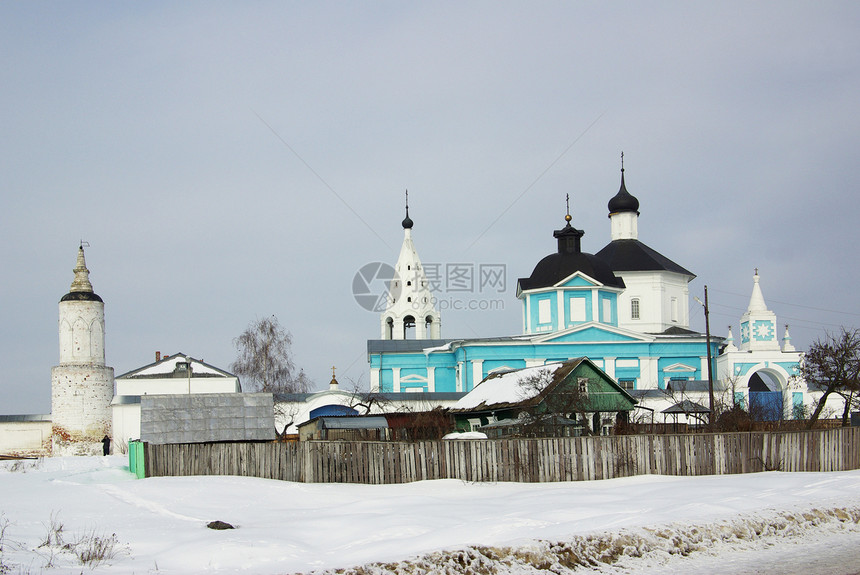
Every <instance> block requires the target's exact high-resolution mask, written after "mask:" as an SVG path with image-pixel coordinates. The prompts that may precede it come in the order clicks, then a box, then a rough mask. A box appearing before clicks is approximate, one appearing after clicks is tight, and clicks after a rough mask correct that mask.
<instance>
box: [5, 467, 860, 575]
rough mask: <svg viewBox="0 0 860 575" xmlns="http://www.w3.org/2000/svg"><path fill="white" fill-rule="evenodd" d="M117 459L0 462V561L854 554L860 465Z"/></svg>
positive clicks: (718, 569) (419, 567) (118, 563)
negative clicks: (328, 471)
mask: <svg viewBox="0 0 860 575" xmlns="http://www.w3.org/2000/svg"><path fill="white" fill-rule="evenodd" d="M126 464H127V461H126V459H125V458H124V457H121V456H116V457H105V458H102V457H91V458H52V459H43V460H39V461H35V462H34V461H31V462H12V461H5V462H0V533H2V555H0V565H2V566H5V567H6V568H7V569H8V571H9V572H10V573H41V572H45V573H80V572H81V571H82V570H83V571H84V572H89V571H90V567H89V566H84V567H82V566H81V563H80V560H79V559H78V556H79V555H84V557H85V558H86V554H87V553H89V554H90V555H91V556H92V555H96V556H98V555H99V554H101V553H103V554H106V555H108V556H109V558H108V559H107V560H106V561H104V562H102V563H101V564H99V565H97V566H96V567H95V568H94V571H95V572H97V573H118V574H119V573H123V574H124V573H138V574H140V573H165V574H185V573H204V572H208V573H237V572H239V573H255V574H256V573H260V574H276V573H295V572H310V571H314V570H319V571H325V570H333V569H335V568H350V567H358V566H362V565H363V566H364V567H361V568H356V569H348V570H347V572H349V573H364V574H371V573H387V572H395V571H396V572H400V573H438V572H447V573H511V574H515V573H539V572H543V573H547V572H550V571H549V570H550V569H554V572H556V573H565V572H574V571H572V570H573V569H574V567H576V566H577V565H579V567H576V570H575V572H600V573H634V574H638V573H669V574H673V573H677V574H680V573H726V574H742V573H743V574H745V573H803V574H804V575H816V574H818V573H821V574H823V573H827V574H849V573H851V574H853V573H857V572H860V524H858V522H860V471H855V472H841V473H815V474H813V473H805V474H804V473H779V472H769V473H760V474H751V475H732V476H708V477H694V478H678V477H664V476H642V477H633V478H625V479H614V480H608V481H594V482H582V483H551V484H519V483H495V484H472V483H464V482H462V481H457V480H442V481H426V482H419V483H412V484H407V485H388V486H375V485H373V486H371V485H340V484H338V485H322V484H317V485H305V484H297V483H286V482H279V481H270V480H263V479H253V478H240V477H183V478H152V479H144V480H137V479H134V478H133V477H132V475H131V474H130V473H129V472H128V471H127V468H126ZM213 520H222V521H226V522H229V523H231V524H233V525H235V526H236V527H237V529H235V530H225V531H214V530H211V529H207V528H206V524H207V523H208V522H210V521H213ZM604 561H606V562H609V563H605V562H604ZM541 569H543V571H541ZM2 570H3V569H2V567H0V572H2Z"/></svg>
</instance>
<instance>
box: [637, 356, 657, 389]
mask: <svg viewBox="0 0 860 575" xmlns="http://www.w3.org/2000/svg"><path fill="white" fill-rule="evenodd" d="M639 377H640V378H641V381H642V388H643V389H657V388H658V387H659V385H658V380H657V358H656V357H640V358H639Z"/></svg>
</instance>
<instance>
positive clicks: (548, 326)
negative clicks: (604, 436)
mask: <svg viewBox="0 0 860 575" xmlns="http://www.w3.org/2000/svg"><path fill="white" fill-rule="evenodd" d="M608 212H609V213H608V215H609V236H610V241H609V243H608V244H606V245H605V246H604V247H603V248H602V249H600V250H599V251H597V252H596V253H595V254H590V253H587V252H585V251H583V247H582V238H583V236H584V234H585V232H584V231H582V230H579V229H576V228H575V227H573V226H572V224H571V221H572V217H571V215H570V210H569V209H568V213H567V214H566V215H565V217H564V219H565V225H564V226H563V227H562V228H561V229H558V230H555V231H554V232H553V237H554V238H555V239H556V242H557V249H556V251H555V252H554V253H551V254H549V255H547V256H546V257H544V258H542V259H540V260H539V261H538V262H537V264H536V265H535V267H534V269H533V270H532V272H531V274H530V275H529V276H528V277H522V278H520V279H519V280H518V282H517V292H516V296H517V298H518V299H519V300H520V305H521V309H522V331H521V333H519V334H516V335H509V336H499V337H487V338H443V337H442V335H441V324H442V321H441V320H442V318H441V316H440V314H439V312H438V311H437V310H436V309H435V308H434V305H433V304H434V302H435V298H434V296H433V294H432V293H431V292H430V289H429V287H428V283H427V281H426V276H425V274H424V270H423V267H422V263H421V259H420V258H419V256H418V252H417V250H416V247H415V243H414V240H413V227H414V222H413V220H412V219H411V218H410V217H409V213H408V207H407V214H406V218H405V219H404V220H403V223H402V226H403V233H404V237H403V244H402V247H401V250H400V255H399V257H398V259H397V264H396V267H395V270H396V272H397V275H396V276H395V278H394V279H393V280H391V285H390V290H389V293H388V296H387V298H388V299H387V307H386V309H385V310H384V311H383V312H382V314H381V316H380V323H381V339H374V340H369V341H368V342H367V357H368V363H369V369H370V383H371V389H372V390H373V391H378V392H380V393H400V392H418V393H426V394H431V395H432V394H434V393H451V392H460V393H462V392H468V391H471V390H472V389H473V388H474V387H475V386H476V385H477V384H478V383H480V382H481V381H482V380H484V379H485V378H487V377H488V376H490V375H492V374H494V373H498V372H503V371H510V370H515V369H521V368H526V367H533V366H538V365H545V364H547V363H552V362H556V361H565V360H568V359H572V358H577V357H587V358H589V359H590V360H591V361H592V362H593V363H594V364H595V365H597V366H598V367H599V368H601V369H602V370H603V371H604V372H606V373H607V374H608V375H609V376H610V377H611V378H613V379H615V380H616V381H617V382H618V383H619V384H620V385H621V387H622V388H624V389H625V390H627V391H628V392H630V393H631V395H633V396H634V397H638V398H639V399H640V407H641V408H644V409H645V410H647V411H650V412H651V414H654V413H655V412H656V413H659V412H661V411H662V410H663V409H666V408H668V407H671V406H672V405H673V404H674V403H679V402H681V401H683V400H688V401H693V402H695V403H697V404H699V406H701V407H704V408H707V406H708V404H709V401H708V379H709V378H708V355H709V353H710V356H711V359H712V369H713V371H712V374H711V379H712V381H713V384H714V387H715V389H716V394H717V396H718V397H719V399H720V400H721V401H723V402H724V404H725V402H728V403H729V404H732V403H738V404H741V405H744V406H747V407H754V408H760V407H761V406H762V405H764V404H766V405H768V406H769V407H767V409H766V410H764V411H765V412H766V413H767V418H768V419H782V418H784V417H789V418H790V417H793V416H795V415H796V416H800V415H801V414H802V413H803V410H804V406H807V408H808V406H809V405H810V404H811V403H812V402H813V401H814V397H813V395H812V394H814V393H815V392H812V393H811V392H810V390H808V389H807V388H806V385H805V384H804V383H803V382H801V381H798V379H797V365H798V361H799V359H800V357H801V354H800V353H799V352H797V351H795V350H794V348H793V347H792V346H791V344H790V340H788V339H786V341H785V343H784V345H783V346H782V347H781V346H780V344H779V342H778V340H777V335H776V333H777V328H778V326H777V323H776V316H775V314H774V313H773V312H771V311H770V310H768V309H767V307H766V305H765V303H764V298H763V296H762V292H761V287H760V284H759V280H760V278H759V275H758V273H757V272H756V275H755V277H754V285H753V295H752V298H751V301H750V306H749V310H748V311H747V312H746V313H745V314H744V317H743V318H741V342H740V345H739V346H736V345H735V343H734V341H733V339H732V336H731V334H729V336H728V338H727V339H725V340H724V338H722V337H714V336H712V337H711V340H710V349H708V343H707V338H706V335H705V334H702V333H698V332H696V331H694V330H691V329H690V325H689V321H690V318H689V314H688V309H689V303H690V301H689V299H690V293H689V283H690V282H691V281H692V280H693V279H694V278H695V275H694V274H693V273H692V272H691V271H689V270H688V269H687V268H685V267H683V266H681V265H679V264H677V263H675V262H674V261H672V260H671V259H669V258H668V257H666V256H664V255H663V254H661V253H659V252H657V251H656V250H654V249H653V248H651V247H649V246H648V245H647V244H645V243H643V242H642V241H641V240H640V239H639V216H640V213H639V200H638V199H637V198H636V197H634V196H633V195H632V194H630V193H629V192H628V190H627V187H626V183H625V179H624V168H623V166H622V169H621V185H620V188H619V190H618V192H617V193H616V194H615V195H614V196H613V197H612V198H611V199H610V200H609V202H608ZM786 338H788V333H787V328H786ZM777 403H778V404H779V405H778V406H777V405H776V404H777ZM684 419H686V418H685V417H683V418H682V421H683V420H684Z"/></svg>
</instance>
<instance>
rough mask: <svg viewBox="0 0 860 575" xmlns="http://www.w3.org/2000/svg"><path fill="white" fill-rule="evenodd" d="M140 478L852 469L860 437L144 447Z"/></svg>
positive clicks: (531, 476)
mask: <svg viewBox="0 0 860 575" xmlns="http://www.w3.org/2000/svg"><path fill="white" fill-rule="evenodd" d="M144 465H145V472H146V477H158V476H184V475H241V476H251V477H263V478H268V479H281V480H285V481H297V482H305V483H374V484H382V483H407V482H410V481H420V480H425V479H449V478H452V479H461V480H464V481H476V482H480V481H519V482H549V481H583V480H592V479H610V478H613V477H627V476H631V475H648V474H657V475H719V474H732V473H754V472H758V471H774V470H779V471H843V470H849V469H860V428H856V427H851V428H841V429H828V430H815V431H798V432H779V433H776V432H752V433H716V434H710V433H709V434H693V435H622V436H611V437H559V438H550V439H497V440H454V441H418V442H409V443H406V442H381V441H365V442H359V441H303V442H294V443H187V444H169V445H154V444H145V445H144Z"/></svg>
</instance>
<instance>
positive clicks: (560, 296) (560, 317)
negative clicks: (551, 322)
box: [555, 290, 567, 331]
mask: <svg viewBox="0 0 860 575" xmlns="http://www.w3.org/2000/svg"><path fill="white" fill-rule="evenodd" d="M555 294H556V298H555V299H556V312H557V313H556V314H555V324H556V325H555V329H556V331H560V330H563V329H564V327H565V325H567V318H566V317H565V313H564V292H563V291H562V290H556V292H555Z"/></svg>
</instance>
